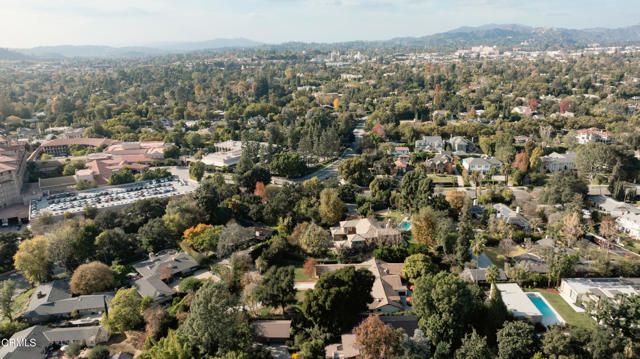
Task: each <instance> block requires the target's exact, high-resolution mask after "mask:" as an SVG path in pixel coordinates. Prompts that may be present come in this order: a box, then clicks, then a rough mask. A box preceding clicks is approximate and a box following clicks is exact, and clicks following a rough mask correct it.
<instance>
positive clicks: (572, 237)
mask: <svg viewBox="0 0 640 359" xmlns="http://www.w3.org/2000/svg"><path fill="white" fill-rule="evenodd" d="M562 221H563V223H564V228H563V230H564V237H565V238H566V240H567V247H571V245H572V244H573V243H575V242H576V241H577V240H578V239H579V238H580V237H582V235H583V234H584V230H583V229H582V226H580V216H579V215H578V212H573V213H572V214H568V215H566V216H564V218H563V220H562Z"/></svg>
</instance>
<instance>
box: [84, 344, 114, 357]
mask: <svg viewBox="0 0 640 359" xmlns="http://www.w3.org/2000/svg"><path fill="white" fill-rule="evenodd" d="M87 358H88V359H109V348H107V347H105V346H104V345H98V346H95V347H93V349H91V351H90V352H89V356H88V357H87Z"/></svg>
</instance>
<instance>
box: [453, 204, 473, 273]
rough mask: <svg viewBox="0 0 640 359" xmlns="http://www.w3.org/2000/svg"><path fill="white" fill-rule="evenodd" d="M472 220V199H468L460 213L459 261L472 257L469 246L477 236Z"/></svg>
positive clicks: (457, 251)
mask: <svg viewBox="0 0 640 359" xmlns="http://www.w3.org/2000/svg"><path fill="white" fill-rule="evenodd" d="M471 221H472V218H471V201H470V200H466V201H465V202H464V205H463V206H462V211H461V213H460V218H459V224H458V238H457V239H456V259H457V260H458V262H459V263H465V262H467V261H469V260H470V259H471V256H470V255H469V246H470V245H471V241H473V239H474V238H475V233H474V231H473V226H472V223H471Z"/></svg>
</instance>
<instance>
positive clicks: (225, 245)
mask: <svg viewBox="0 0 640 359" xmlns="http://www.w3.org/2000/svg"><path fill="white" fill-rule="evenodd" d="M254 238H255V233H254V232H253V231H252V230H251V229H250V228H245V227H243V226H241V225H239V224H237V223H232V224H230V225H228V226H226V227H224V228H223V229H222V231H221V232H220V239H219V240H218V245H217V246H216V253H217V254H218V257H226V256H228V255H229V254H231V253H233V252H234V251H235V250H236V249H237V248H239V247H241V246H243V245H245V244H246V243H248V242H249V241H250V240H252V239H254Z"/></svg>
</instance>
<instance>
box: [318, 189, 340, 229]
mask: <svg viewBox="0 0 640 359" xmlns="http://www.w3.org/2000/svg"><path fill="white" fill-rule="evenodd" d="M344 213H345V207H344V202H342V201H341V200H340V197H339V196H338V191H337V190H336V189H335V188H325V189H323V190H322V192H320V216H321V217H322V221H323V222H324V223H326V224H328V225H334V224H336V223H338V222H339V221H340V220H341V219H342V218H343V217H344Z"/></svg>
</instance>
